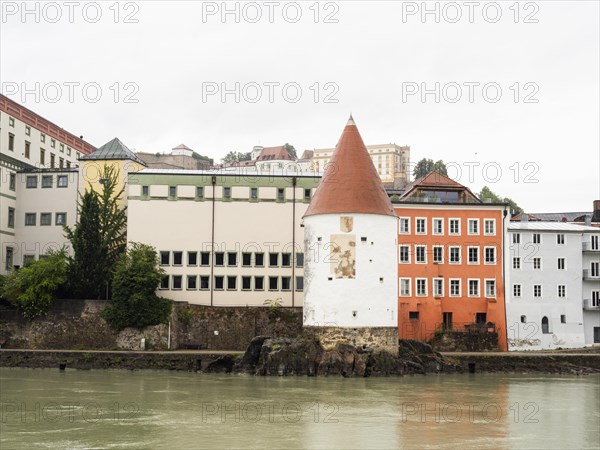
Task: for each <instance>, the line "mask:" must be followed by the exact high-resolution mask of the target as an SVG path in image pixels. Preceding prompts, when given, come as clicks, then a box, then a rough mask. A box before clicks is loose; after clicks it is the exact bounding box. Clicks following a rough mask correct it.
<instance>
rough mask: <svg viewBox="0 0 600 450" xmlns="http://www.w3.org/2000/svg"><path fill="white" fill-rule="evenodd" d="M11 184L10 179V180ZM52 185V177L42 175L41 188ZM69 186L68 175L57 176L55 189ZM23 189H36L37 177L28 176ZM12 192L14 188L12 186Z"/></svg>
mask: <svg viewBox="0 0 600 450" xmlns="http://www.w3.org/2000/svg"><path fill="white" fill-rule="evenodd" d="M11 182H12V179H11ZM53 183H54V177H53V176H52V175H42V188H51V187H52V186H53ZM68 186H69V176H68V175H57V177H56V187H59V188H66V187H68ZM25 187H26V188H27V189H36V188H37V187H38V176H37V175H28V176H27V177H26V179H25ZM13 190H14V186H13Z"/></svg>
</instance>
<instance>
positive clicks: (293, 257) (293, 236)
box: [291, 177, 297, 308]
mask: <svg viewBox="0 0 600 450" xmlns="http://www.w3.org/2000/svg"><path fill="white" fill-rule="evenodd" d="M296 184H297V178H296V177H292V188H293V189H292V190H293V194H292V198H293V200H292V283H291V284H292V308H293V307H294V302H295V299H296Z"/></svg>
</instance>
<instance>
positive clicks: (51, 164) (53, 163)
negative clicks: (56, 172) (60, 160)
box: [50, 153, 55, 169]
mask: <svg viewBox="0 0 600 450" xmlns="http://www.w3.org/2000/svg"><path fill="white" fill-rule="evenodd" d="M54 160H55V157H54V153H50V168H51V169H54V165H55V162H54Z"/></svg>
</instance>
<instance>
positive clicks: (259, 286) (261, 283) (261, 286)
mask: <svg viewBox="0 0 600 450" xmlns="http://www.w3.org/2000/svg"><path fill="white" fill-rule="evenodd" d="M254 290H255V291H264V290H265V277H254Z"/></svg>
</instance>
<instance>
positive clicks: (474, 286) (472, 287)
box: [469, 280, 479, 297]
mask: <svg viewBox="0 0 600 450" xmlns="http://www.w3.org/2000/svg"><path fill="white" fill-rule="evenodd" d="M469 297H479V280H469Z"/></svg>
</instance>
